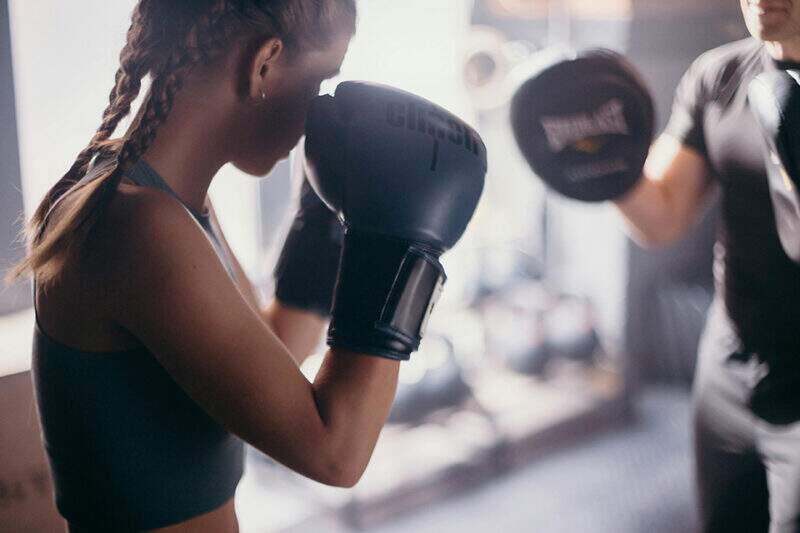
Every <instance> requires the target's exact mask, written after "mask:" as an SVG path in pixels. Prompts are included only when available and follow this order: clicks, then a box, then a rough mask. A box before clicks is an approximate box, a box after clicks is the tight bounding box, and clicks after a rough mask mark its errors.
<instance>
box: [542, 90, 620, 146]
mask: <svg viewBox="0 0 800 533" xmlns="http://www.w3.org/2000/svg"><path fill="white" fill-rule="evenodd" d="M541 123H542V127H543V128H544V133H545V135H546V136H547V144H548V145H549V147H550V149H551V150H552V151H553V152H560V151H561V150H563V149H564V148H566V147H567V146H570V145H573V144H575V143H578V142H580V141H582V140H584V139H587V138H589V137H598V136H601V135H613V134H618V135H628V134H629V131H630V130H629V128H628V123H627V122H626V121H625V105H624V104H623V103H622V101H621V100H619V99H617V98H614V99H613V100H609V101H608V102H606V103H605V104H603V105H602V106H600V107H599V108H598V109H597V111H595V112H594V113H591V114H589V113H582V114H579V115H571V116H561V117H542V120H541Z"/></svg>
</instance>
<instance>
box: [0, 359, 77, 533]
mask: <svg viewBox="0 0 800 533" xmlns="http://www.w3.org/2000/svg"><path fill="white" fill-rule="evenodd" d="M0 409H2V412H0V531H13V532H15V533H29V532H30V533H34V532H35V533H49V532H57V531H58V532H62V531H64V525H63V524H64V521H63V520H62V519H61V517H60V516H59V515H58V512H57V511H56V508H55V504H54V502H53V487H52V482H51V479H50V471H49V469H48V466H47V462H46V459H45V455H44V449H43V448H42V441H41V437H40V431H39V422H38V417H37V415H36V407H35V404H34V400H33V387H32V384H31V375H30V372H22V373H19V374H13V375H10V376H5V377H2V378H0Z"/></svg>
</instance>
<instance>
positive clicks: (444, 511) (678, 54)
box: [0, 0, 746, 533]
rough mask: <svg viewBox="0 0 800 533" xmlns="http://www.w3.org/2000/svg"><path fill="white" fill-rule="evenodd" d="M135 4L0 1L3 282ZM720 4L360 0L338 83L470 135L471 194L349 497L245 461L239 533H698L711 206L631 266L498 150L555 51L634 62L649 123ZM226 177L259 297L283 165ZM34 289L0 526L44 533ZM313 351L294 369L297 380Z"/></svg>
mask: <svg viewBox="0 0 800 533" xmlns="http://www.w3.org/2000/svg"><path fill="white" fill-rule="evenodd" d="M133 5H134V1H133V0H116V1H114V2H108V1H106V0H72V1H70V2H54V1H44V0H36V1H30V0H0V268H2V269H6V268H7V267H8V266H10V265H11V264H12V263H13V262H14V261H15V260H17V259H18V258H19V257H20V255H21V252H22V246H21V244H20V242H19V241H18V238H17V235H18V231H19V229H20V223H21V220H22V218H23V213H24V212H26V213H31V212H32V209H33V208H34V207H35V205H36V204H37V203H38V202H39V200H40V198H41V197H42V195H43V194H44V193H45V192H46V190H47V189H48V188H49V187H50V186H51V185H52V184H53V183H54V182H55V180H56V179H57V178H58V177H59V176H61V175H62V174H63V172H64V171H65V170H66V168H67V167H68V165H69V164H70V163H71V162H72V161H73V160H74V157H75V155H76V154H77V153H78V151H79V150H80V149H81V148H82V147H83V146H85V143H86V142H87V140H88V139H89V138H90V136H91V134H92V133H93V131H94V130H95V128H96V126H97V124H98V123H99V120H100V112H101V111H102V109H103V107H104V103H105V101H106V99H107V94H108V90H109V87H110V86H111V83H112V81H113V73H114V72H115V70H116V67H117V57H118V54H119V50H120V48H121V47H122V44H123V41H124V36H125V31H126V29H127V27H128V23H129V17H130V12H131V10H132V8H133ZM745 31H746V30H745V28H744V24H743V22H742V20H741V18H740V12H739V6H738V2H737V1H735V0H704V1H703V2H696V1H694V0H404V1H403V2H397V1H395V0H361V1H360V2H359V24H358V32H357V35H356V37H355V39H354V40H353V42H352V44H351V46H350V50H349V53H348V56H347V58H346V60H345V63H344V65H343V68H342V74H341V76H340V78H337V79H336V80H332V83H331V84H330V88H333V86H335V83H337V82H339V81H342V80H345V79H366V80H373V81H378V82H383V83H388V84H391V85H394V86H397V87H400V88H403V89H406V90H409V91H412V92H414V93H417V94H420V95H422V96H425V97H427V98H428V99H430V100H433V101H434V102H436V103H438V104H440V105H442V106H444V107H445V108H447V109H449V110H450V111H452V112H454V113H456V114H457V115H459V116H461V117H463V118H465V119H466V120H467V121H468V122H470V123H471V124H473V125H474V126H475V127H476V128H477V129H478V131H479V132H480V133H481V135H482V136H483V138H484V140H485V142H486V144H487V146H488V149H489V175H488V176H487V187H486V190H485V193H484V196H483V198H482V201H481V205H480V206H479V209H478V212H477V214H476V216H475V218H474V220H473V222H472V223H471V225H470V227H469V229H468V231H467V234H466V235H465V238H464V239H463V240H462V241H461V242H460V243H459V245H458V246H457V247H456V249H455V250H453V251H452V252H450V253H449V254H447V255H446V256H445V260H444V262H445V267H446V268H447V271H448V275H449V281H448V284H447V289H446V291H445V293H444V297H443V299H442V301H441V303H440V304H439V305H438V307H437V308H436V311H435V313H434V315H433V317H432V318H431V323H430V325H429V330H428V334H427V337H426V339H425V341H424V343H423V346H422V348H421V351H420V353H418V354H417V355H415V356H414V357H413V358H412V361H411V362H408V363H404V364H403V368H402V371H401V384H400V388H399V390H398V395H397V400H396V402H395V406H394V408H393V411H392V414H391V419H390V423H389V425H388V426H387V427H386V429H385V430H384V432H383V434H382V436H381V439H380V441H379V444H378V447H377V449H376V452H375V455H374V458H373V460H372V463H371V464H370V466H369V468H368V470H367V472H366V474H365V476H364V478H363V480H362V481H361V482H360V483H359V484H358V485H357V486H356V488H354V489H352V490H340V489H330V488H326V487H323V486H321V485H318V484H315V483H313V482H310V481H307V480H304V479H302V478H300V477H299V476H297V475H295V474H293V473H291V472H289V471H288V470H286V469H285V468H283V467H282V466H280V465H276V464H275V463H273V462H272V461H271V460H269V459H268V458H266V457H264V456H262V455H260V454H259V453H258V452H255V451H252V450H251V451H249V453H248V468H247V473H246V476H245V478H244V480H243V482H242V484H241V485H240V488H239V491H238V494H237V507H238V511H239V516H240V521H241V528H242V531H243V532H260V531H282V532H283V531H287V532H288V531H351V530H365V531H375V532H387V533H388V532H395V531H396V532H399V531H415V532H418V531H430V532H433V531H437V532H440V531H451V530H452V531H487V530H492V531H537V532H559V533H564V532H579V531H580V532H585V531H592V532H616V533H620V532H623V533H624V532H639V531H642V532H644V531H647V532H673V531H690V530H692V529H693V528H694V527H695V525H696V520H695V508H694V488H693V480H692V470H691V446H690V443H691V433H690V405H689V394H690V387H691V380H692V374H693V370H694V361H695V350H696V345H697V341H698V337H699V335H700V332H701V329H702V326H703V321H704V316H705V311H706V308H707V306H708V304H709V302H710V299H711V293H712V278H711V250H712V245H713V233H714V222H713V221H714V213H715V209H716V207H715V205H714V202H713V201H712V202H711V205H710V206H709V208H708V211H707V212H706V214H705V216H704V219H703V220H702V221H701V223H700V224H699V225H698V226H697V227H696V229H695V230H694V232H693V233H692V235H690V236H689V237H688V238H686V239H684V240H683V241H681V242H679V243H677V244H676V245H674V246H672V247H670V248H667V249H663V250H658V251H644V250H642V249H639V248H638V247H636V246H635V245H634V244H632V243H631V242H630V241H629V240H628V239H627V238H626V237H625V235H624V233H623V231H622V224H621V221H620V220H619V218H618V217H617V215H616V214H615V212H614V210H613V208H611V207H610V206H604V205H586V204H578V203H575V202H572V201H568V200H565V199H563V198H561V197H558V196H555V195H554V194H551V193H547V192H546V191H545V190H544V189H543V187H542V186H541V184H540V183H538V181H537V180H536V179H535V177H534V176H533V175H532V173H531V172H530V170H529V169H528V167H527V165H526V164H525V163H524V161H523V160H522V158H521V156H520V154H519V153H518V151H517V148H516V146H515V144H514V142H513V139H512V136H511V132H510V128H509V122H508V106H509V101H510V98H511V95H512V94H513V90H514V87H515V85H514V84H515V83H516V82H517V80H518V76H519V72H521V71H524V69H525V65H526V63H528V62H530V61H535V60H536V57H537V54H541V53H542V51H543V50H545V49H548V48H551V47H572V48H579V47H585V46H605V47H608V48H612V49H615V50H618V51H621V52H623V53H625V54H627V55H628V56H629V57H630V58H631V59H632V61H633V62H634V63H635V64H636V65H637V66H638V67H639V68H640V69H641V71H642V72H643V74H644V76H645V78H646V80H647V82H648V84H649V85H650V88H651V90H652V91H653V94H654V97H655V101H656V106H657V110H658V119H659V127H663V125H664V123H665V121H666V119H667V118H668V116H669V108H670V104H671V100H672V97H673V91H674V88H675V86H676V84H677V82H678V80H679V78H680V76H681V75H682V73H683V72H684V71H685V69H686V68H687V67H688V65H689V64H690V62H691V61H692V60H693V59H694V58H695V57H696V56H697V55H699V53H701V52H702V51H704V50H707V49H709V48H712V47H714V46H717V45H719V44H722V43H724V42H728V41H732V40H735V39H738V38H741V37H743V36H744V35H745ZM292 161H293V157H292V158H290V159H289V160H287V161H284V162H281V163H280V164H279V165H278V166H277V167H276V168H275V169H274V171H273V172H272V173H271V174H270V175H269V176H268V177H266V178H265V179H260V180H258V179H253V178H252V177H248V176H244V175H242V174H240V173H239V172H238V171H236V170H235V169H233V168H228V167H226V168H224V169H223V170H222V172H221V173H220V175H219V176H218V178H217V179H216V180H215V183H214V185H213V187H212V197H213V199H214V202H215V205H216V209H217V212H218V214H219V217H220V219H221V223H222V225H223V228H224V230H225V232H226V235H227V237H228V240H229V241H230V243H231V246H232V247H233V248H234V250H235V252H236V253H237V254H238V256H239V258H240V260H241V262H242V264H243V265H244V266H245V268H246V270H247V271H248V273H249V274H250V276H251V278H252V279H253V280H254V281H255V282H256V283H257V284H258V286H259V287H260V288H261V290H262V291H263V295H264V297H265V298H268V297H269V295H270V294H271V290H272V289H271V286H270V283H271V270H272V268H273V264H274V259H275V257H276V255H277V249H279V247H280V244H281V242H282V239H283V236H284V235H285V232H286V230H287V229H288V228H287V223H288V222H289V217H290V216H291V214H292V212H293V209H294V208H293V206H292V194H293V192H292V191H293V187H294V185H293V184H292V183H291V179H290V175H291V166H292ZM32 324H33V314H32V310H31V298H30V286H29V285H27V284H24V283H22V284H19V285H17V286H13V287H9V288H6V289H4V290H2V291H0V530H2V531H49V530H51V529H49V528H51V527H52V525H51V524H53V523H54V521H53V518H52V517H53V510H52V503H51V502H50V498H51V496H50V490H51V488H50V482H49V478H48V473H47V468H46V465H45V463H44V460H43V456H42V452H41V444H40V441H39V436H38V428H37V427H36V419H35V409H34V406H33V403H32V398H31V390H30V376H29V373H28V369H29V367H30V337H31V330H32ZM318 364H319V358H311V360H310V361H309V362H308V363H307V364H306V365H305V367H304V371H305V372H306V373H307V374H308V375H309V376H313V373H314V372H315V370H316V366H315V365H318Z"/></svg>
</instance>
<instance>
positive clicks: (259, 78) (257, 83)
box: [248, 37, 284, 100]
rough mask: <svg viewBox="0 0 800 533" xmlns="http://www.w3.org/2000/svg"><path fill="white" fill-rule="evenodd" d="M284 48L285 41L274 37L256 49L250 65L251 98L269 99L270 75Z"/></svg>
mask: <svg viewBox="0 0 800 533" xmlns="http://www.w3.org/2000/svg"><path fill="white" fill-rule="evenodd" d="M283 47H284V45H283V41H282V40H280V39H279V38H277V37H273V38H271V39H268V40H267V41H264V43H263V44H262V45H261V46H259V47H258V48H257V49H256V51H255V54H253V56H252V58H253V59H252V63H251V65H250V76H249V78H250V87H249V91H248V92H249V94H250V97H251V98H255V99H259V100H266V99H267V98H269V87H270V81H269V80H270V74H271V73H272V71H273V70H274V69H275V66H276V65H277V63H278V60H279V59H280V57H281V55H282V54H283Z"/></svg>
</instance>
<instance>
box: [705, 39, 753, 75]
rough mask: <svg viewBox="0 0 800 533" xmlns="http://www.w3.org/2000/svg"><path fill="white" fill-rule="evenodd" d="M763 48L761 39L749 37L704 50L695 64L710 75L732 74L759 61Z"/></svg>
mask: <svg viewBox="0 0 800 533" xmlns="http://www.w3.org/2000/svg"><path fill="white" fill-rule="evenodd" d="M762 50H763V44H762V43H761V41H759V40H758V39H754V38H753V37H748V38H746V39H741V40H738V41H733V42H731V43H726V44H723V45H722V46H718V47H716V48H712V49H711V50H708V51H706V52H704V53H703V54H701V55H700V57H698V58H697V60H696V61H695V65H697V67H698V68H699V70H701V71H702V72H704V73H706V74H708V75H719V76H724V75H725V74H727V75H731V74H733V72H734V71H736V70H738V69H740V68H741V67H742V66H746V65H748V64H751V63H754V62H756V63H757V62H758V60H759V59H760V58H761V55H762V53H763V52H762Z"/></svg>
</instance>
